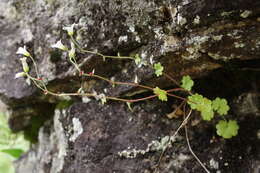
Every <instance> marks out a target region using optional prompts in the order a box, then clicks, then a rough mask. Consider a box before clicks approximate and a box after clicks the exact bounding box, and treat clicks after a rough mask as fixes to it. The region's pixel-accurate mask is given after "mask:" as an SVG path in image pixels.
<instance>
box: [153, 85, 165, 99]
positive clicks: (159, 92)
mask: <svg viewBox="0 0 260 173" xmlns="http://www.w3.org/2000/svg"><path fill="white" fill-rule="evenodd" d="M153 92H154V94H156V95H157V96H158V98H159V99H160V100H161V101H167V92H166V91H165V90H162V89H160V88H158V87H156V88H154V89H153Z"/></svg>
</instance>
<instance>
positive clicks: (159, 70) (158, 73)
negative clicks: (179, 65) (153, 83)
mask: <svg viewBox="0 0 260 173" xmlns="http://www.w3.org/2000/svg"><path fill="white" fill-rule="evenodd" d="M153 68H154V70H155V74H156V76H157V77H159V76H161V75H162V72H163V69H164V67H163V66H162V65H161V63H156V64H154V66H153Z"/></svg>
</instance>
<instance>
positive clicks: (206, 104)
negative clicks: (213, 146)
mask: <svg viewBox="0 0 260 173" xmlns="http://www.w3.org/2000/svg"><path fill="white" fill-rule="evenodd" d="M188 104H189V105H190V107H191V109H194V110H197V111H199V112H201V116H202V119H203V120H207V121H210V120H211V119H212V118H213V117H214V112H213V108H212V102H211V100H209V99H207V98H205V97H203V96H202V95H200V94H193V95H191V96H189V97H188Z"/></svg>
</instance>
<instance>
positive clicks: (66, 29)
mask: <svg viewBox="0 0 260 173" xmlns="http://www.w3.org/2000/svg"><path fill="white" fill-rule="evenodd" d="M74 26H75V23H74V24H72V25H71V26H67V27H63V30H65V31H67V32H68V35H69V36H73V34H74Z"/></svg>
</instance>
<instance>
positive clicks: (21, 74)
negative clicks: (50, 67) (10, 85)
mask: <svg viewBox="0 0 260 173" xmlns="http://www.w3.org/2000/svg"><path fill="white" fill-rule="evenodd" d="M24 76H26V73H25V72H19V73H16V74H15V77H14V78H15V79H17V78H21V77H24Z"/></svg>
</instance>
